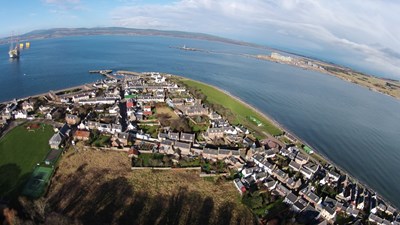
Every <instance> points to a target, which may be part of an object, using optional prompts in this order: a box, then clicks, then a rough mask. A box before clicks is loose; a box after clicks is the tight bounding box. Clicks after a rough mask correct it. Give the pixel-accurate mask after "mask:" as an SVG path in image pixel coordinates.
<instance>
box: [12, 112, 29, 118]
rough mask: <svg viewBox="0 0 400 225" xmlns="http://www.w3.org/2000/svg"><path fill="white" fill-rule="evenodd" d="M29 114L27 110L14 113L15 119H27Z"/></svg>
mask: <svg viewBox="0 0 400 225" xmlns="http://www.w3.org/2000/svg"><path fill="white" fill-rule="evenodd" d="M27 117H28V113H27V112H26V111H25V110H17V111H15V112H14V119H26V118H27Z"/></svg>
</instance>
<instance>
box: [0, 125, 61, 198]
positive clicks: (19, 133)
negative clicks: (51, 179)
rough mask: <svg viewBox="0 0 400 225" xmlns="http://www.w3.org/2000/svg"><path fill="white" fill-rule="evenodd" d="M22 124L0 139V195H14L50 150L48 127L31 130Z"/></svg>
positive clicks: (50, 128)
mask: <svg viewBox="0 0 400 225" xmlns="http://www.w3.org/2000/svg"><path fill="white" fill-rule="evenodd" d="M25 126H26V124H24V125H20V126H18V127H16V128H14V129H13V130H11V131H10V132H9V133H7V134H6V135H5V136H4V137H3V138H2V139H0V196H8V197H11V198H13V197H16V196H17V195H18V194H19V192H20V191H21V189H22V187H23V185H24V183H25V182H26V181H27V179H28V178H29V175H30V174H31V173H32V171H33V169H34V168H35V165H36V164H37V163H40V162H41V161H42V160H43V159H44V158H45V156H46V155H47V153H48V151H49V149H50V148H49V145H48V141H49V139H50V137H51V136H52V135H53V133H54V132H53V128H52V127H51V126H49V125H44V126H43V127H41V128H39V129H36V130H34V131H28V130H27V129H26V128H25Z"/></svg>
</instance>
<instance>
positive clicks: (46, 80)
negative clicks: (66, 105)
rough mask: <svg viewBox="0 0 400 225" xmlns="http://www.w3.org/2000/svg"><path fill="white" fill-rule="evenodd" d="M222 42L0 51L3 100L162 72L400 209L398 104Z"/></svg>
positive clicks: (98, 42) (144, 41)
mask: <svg viewBox="0 0 400 225" xmlns="http://www.w3.org/2000/svg"><path fill="white" fill-rule="evenodd" d="M184 44H185V45H186V46H187V47H193V48H201V49H207V50H214V51H223V52H231V53H235V54H236V53H237V54H269V52H266V51H264V50H260V49H254V48H249V47H243V46H235V45H230V44H224V43H217V42H208V41H199V40H189V39H181V38H166V37H146V36H144V37H143V36H94V37H93V36H89V37H68V38H60V39H49V40H36V41H31V48H30V49H29V50H24V51H23V52H22V57H21V59H20V60H18V61H15V60H14V61H13V60H9V59H8V55H7V51H8V46H7V45H1V46H0V101H5V100H9V99H12V98H19V97H24V96H28V95H32V94H38V93H42V92H47V91H49V90H57V89H60V88H65V87H69V86H75V85H79V84H82V83H87V82H92V81H95V80H98V79H100V78H101V77H100V76H98V75H93V74H88V72H87V71H89V70H92V69H114V70H133V71H160V72H166V73H173V74H178V75H182V76H185V77H188V78H192V79H196V80H199V81H203V82H206V83H209V84H213V85H215V86H218V87H220V88H222V89H225V90H227V91H229V92H230V93H232V94H234V95H236V96H238V97H240V98H241V99H243V100H245V101H247V102H248V103H249V104H251V105H254V106H255V107H257V108H259V109H260V110H261V111H263V112H265V113H267V114H269V115H270V116H272V117H273V118H274V119H275V120H276V121H278V122H279V123H281V124H283V125H284V126H285V127H286V128H288V129H289V130H290V131H292V132H293V133H295V134H296V135H297V136H299V137H300V138H302V139H304V140H305V141H307V142H308V143H309V144H310V145H312V146H313V147H314V148H316V149H317V150H318V151H320V152H322V153H323V154H324V155H326V156H328V158H329V159H331V160H332V161H333V162H335V163H336V164H338V165H339V166H340V167H342V168H344V169H345V170H347V171H349V172H350V173H351V174H352V175H353V176H355V177H357V178H358V179H360V180H362V181H363V182H365V183H367V184H368V185H369V186H371V187H372V188H374V189H375V190H376V191H377V192H378V193H380V194H381V195H383V196H384V197H385V198H387V199H389V200H391V201H392V202H393V203H394V204H396V205H397V206H398V207H400V194H399V193H400V176H399V175H398V174H399V171H400V163H399V162H400V113H399V112H400V101H398V100H395V99H393V98H391V97H388V96H385V95H381V94H379V93H375V92H371V91H369V90H367V89H366V88H363V87H359V86H357V85H354V84H351V83H348V82H345V81H342V80H340V79H338V78H335V77H331V76H328V75H325V74H321V73H317V72H312V71H306V70H302V69H299V68H294V67H290V66H286V65H281V64H277V63H271V62H267V61H260V60H256V59H250V58H246V57H242V56H239V55H235V54H210V53H206V52H191V51H181V50H178V49H174V48H170V46H183V45H184Z"/></svg>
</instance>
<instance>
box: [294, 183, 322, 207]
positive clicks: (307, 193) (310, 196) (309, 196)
mask: <svg viewBox="0 0 400 225" xmlns="http://www.w3.org/2000/svg"><path fill="white" fill-rule="evenodd" d="M299 193H300V194H301V195H302V196H303V197H304V198H305V199H306V200H307V201H308V202H310V203H312V204H314V205H317V204H318V203H319V201H320V198H319V197H318V195H316V194H314V192H312V191H311V189H310V188H309V187H306V188H304V189H302V190H300V192H299Z"/></svg>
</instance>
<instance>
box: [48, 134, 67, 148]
mask: <svg viewBox="0 0 400 225" xmlns="http://www.w3.org/2000/svg"><path fill="white" fill-rule="evenodd" d="M63 140H64V137H63V136H62V135H61V134H60V133H59V132H58V133H56V134H54V135H53V136H52V137H51V138H50V140H49V145H50V148H52V149H58V148H59V147H60V145H61V143H62V141H63Z"/></svg>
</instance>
